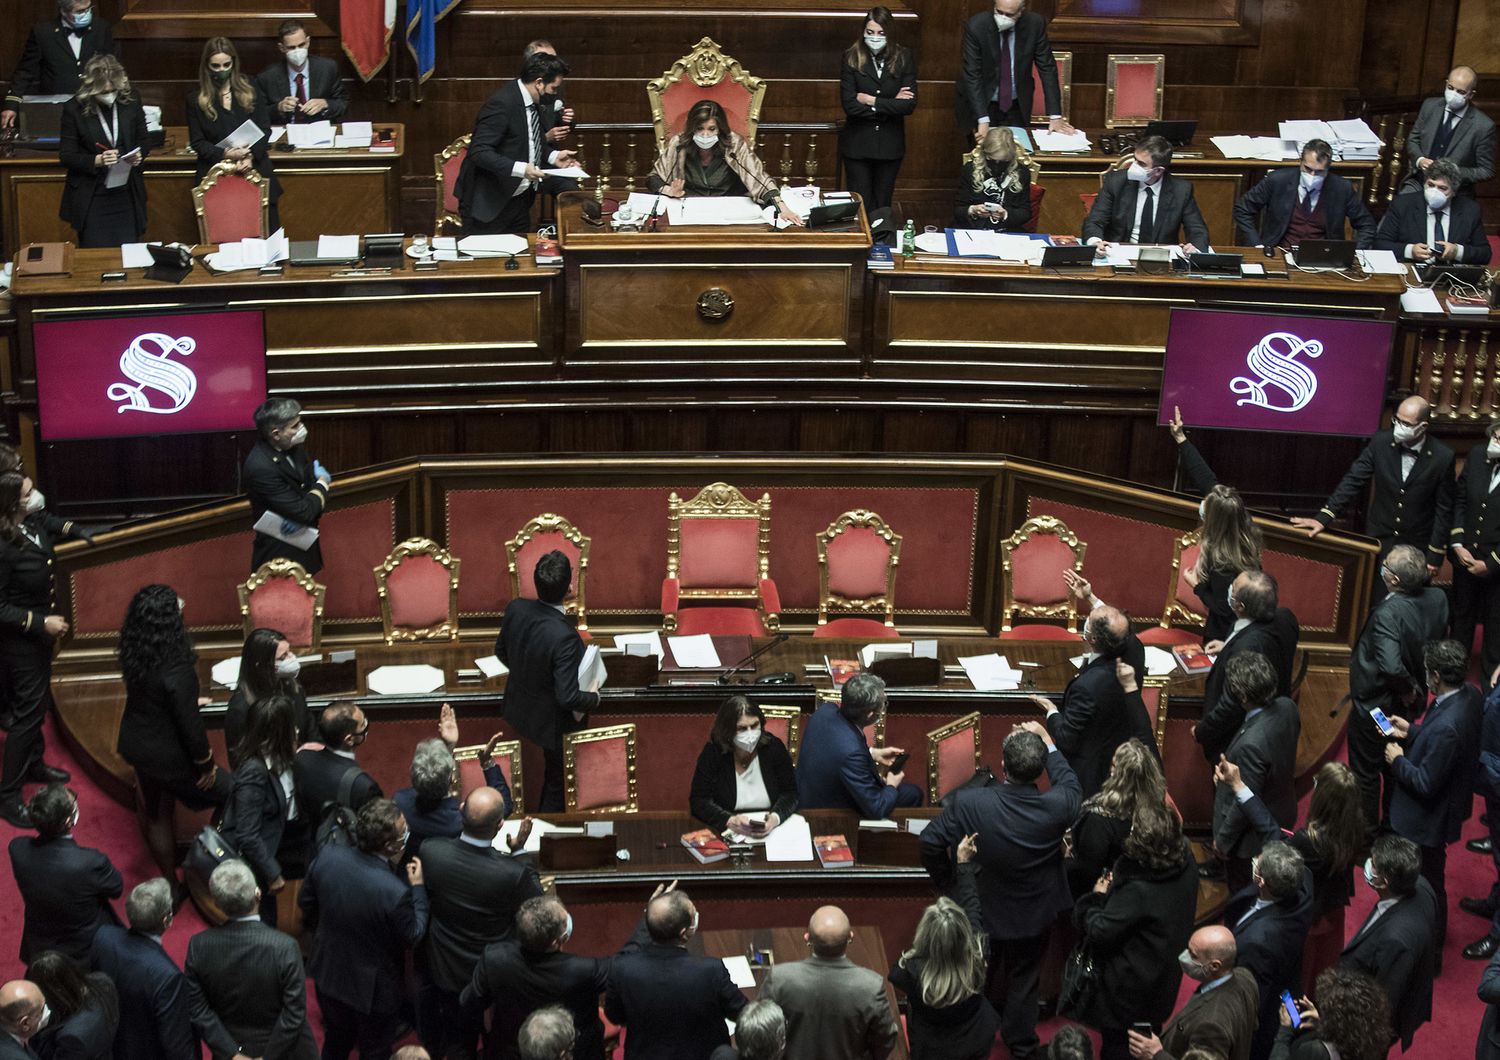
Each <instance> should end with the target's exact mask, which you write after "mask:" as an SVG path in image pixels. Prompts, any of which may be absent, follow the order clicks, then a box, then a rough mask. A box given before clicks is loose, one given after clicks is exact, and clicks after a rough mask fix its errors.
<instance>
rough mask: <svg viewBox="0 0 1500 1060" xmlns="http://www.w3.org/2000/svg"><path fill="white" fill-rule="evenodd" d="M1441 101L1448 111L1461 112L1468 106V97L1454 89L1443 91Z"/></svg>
mask: <svg viewBox="0 0 1500 1060" xmlns="http://www.w3.org/2000/svg"><path fill="white" fill-rule="evenodd" d="M1443 99H1444V100H1445V101H1446V102H1447V104H1448V109H1449V110H1463V109H1464V107H1466V106H1468V104H1469V97H1468V96H1466V95H1464V94H1463V93H1462V92H1460V91H1458V90H1457V89H1454V88H1445V89H1443Z"/></svg>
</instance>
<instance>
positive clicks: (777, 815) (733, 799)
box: [689, 696, 797, 836]
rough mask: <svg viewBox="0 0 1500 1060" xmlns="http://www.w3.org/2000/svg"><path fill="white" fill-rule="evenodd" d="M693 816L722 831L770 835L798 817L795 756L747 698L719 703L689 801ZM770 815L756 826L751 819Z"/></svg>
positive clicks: (695, 771)
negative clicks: (794, 817)
mask: <svg viewBox="0 0 1500 1060" xmlns="http://www.w3.org/2000/svg"><path fill="white" fill-rule="evenodd" d="M689 802H690V807H691V809H692V814H693V816H694V817H696V818H697V819H698V820H700V821H702V822H703V823H704V824H706V825H708V827H710V828H712V829H713V830H714V831H716V832H722V831H724V830H725V829H726V828H727V829H732V830H734V831H735V832H738V833H740V834H741V835H755V836H759V835H765V834H766V833H768V832H771V831H772V830H774V829H775V828H776V826H777V825H779V824H780V823H781V822H782V821H784V820H786V819H787V818H788V817H790V816H791V815H792V814H794V813H796V812H797V777H796V773H795V772H793V770H792V756H791V754H790V753H789V752H788V751H787V749H786V744H784V743H782V742H781V741H780V740H779V739H777V738H776V737H775V736H772V735H771V734H770V733H768V732H767V731H766V716H765V715H764V714H763V713H761V709H760V707H758V706H756V705H755V704H754V703H752V702H750V700H748V699H746V698H745V697H744V696H730V697H729V698H728V699H726V700H725V701H724V702H723V703H720V704H719V711H718V713H717V714H715V715H714V727H713V729H712V730H711V731H710V733H709V739H708V743H706V744H704V745H703V750H702V751H701V752H699V754H698V764H697V766H696V767H695V768H694V769H693V786H692V792H691V794H690V796H689ZM752 813H764V814H765V825H764V826H761V827H756V825H755V824H754V823H753V822H752V821H751V819H750V817H749V816H748V815H749V814H752Z"/></svg>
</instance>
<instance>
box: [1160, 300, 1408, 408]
mask: <svg viewBox="0 0 1500 1060" xmlns="http://www.w3.org/2000/svg"><path fill="white" fill-rule="evenodd" d="M1393 330H1394V326H1393V325H1392V324H1389V323H1386V322H1384V321H1376V320H1347V319H1342V318H1330V317H1309V316H1278V315H1273V314H1270V313H1230V312H1223V311H1219V310H1211V309H1173V310H1172V319H1171V323H1170V325H1169V327H1168V331H1167V354H1166V359H1165V361H1164V363H1163V364H1162V381H1161V406H1160V408H1159V409H1158V411H1157V422H1158V423H1162V424H1165V423H1167V422H1169V421H1170V420H1171V418H1172V408H1173V406H1177V407H1180V408H1181V409H1182V418H1183V421H1184V422H1185V423H1186V424H1188V425H1189V426H1192V427H1224V428H1229V429H1233V430H1244V431H1295V432H1297V433H1298V434H1345V435H1365V434H1371V433H1373V432H1374V431H1376V430H1378V429H1379V427H1380V421H1381V412H1382V409H1383V407H1384V404H1385V390H1386V387H1385V376H1386V367H1387V364H1388V362H1389V361H1390V356H1391V333H1392V331H1393Z"/></svg>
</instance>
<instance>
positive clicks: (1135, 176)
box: [1125, 162, 1151, 184]
mask: <svg viewBox="0 0 1500 1060" xmlns="http://www.w3.org/2000/svg"><path fill="white" fill-rule="evenodd" d="M1150 175H1151V171H1150V170H1149V169H1147V168H1146V167H1145V166H1143V165H1141V164H1140V163H1139V162H1132V163H1130V168H1129V169H1127V170H1126V171H1125V179H1126V180H1133V181H1135V182H1136V183H1137V184H1144V183H1146V178H1147V177H1149V176H1150Z"/></svg>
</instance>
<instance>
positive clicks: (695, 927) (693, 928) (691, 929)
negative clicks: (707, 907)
mask: <svg viewBox="0 0 1500 1060" xmlns="http://www.w3.org/2000/svg"><path fill="white" fill-rule="evenodd" d="M688 934H689V935H696V934H698V910H696V909H694V910H693V923H692V926H691V927H689V928H688Z"/></svg>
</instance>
